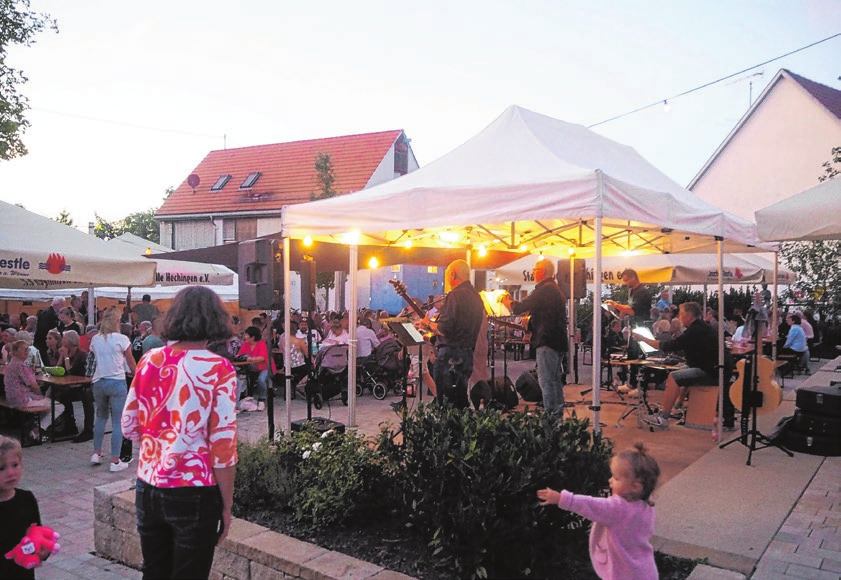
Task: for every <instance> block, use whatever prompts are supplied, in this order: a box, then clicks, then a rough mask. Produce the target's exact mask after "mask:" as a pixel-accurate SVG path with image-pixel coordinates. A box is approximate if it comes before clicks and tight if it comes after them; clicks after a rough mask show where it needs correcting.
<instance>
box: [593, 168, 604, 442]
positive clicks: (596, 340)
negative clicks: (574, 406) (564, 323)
mask: <svg viewBox="0 0 841 580" xmlns="http://www.w3.org/2000/svg"><path fill="white" fill-rule="evenodd" d="M600 181H601V180H600ZM594 236H595V244H594V245H595V250H596V265H595V270H594V271H593V378H592V382H593V385H592V386H593V407H592V411H593V435H594V436H599V435H600V434H601V430H602V428H601V425H600V423H599V411H600V410H601V385H600V384H599V383H601V379H602V316H601V304H602V218H601V217H597V218H596V229H595V232H594ZM597 360H598V361H599V362H598V363H597V362H596V361H597Z"/></svg>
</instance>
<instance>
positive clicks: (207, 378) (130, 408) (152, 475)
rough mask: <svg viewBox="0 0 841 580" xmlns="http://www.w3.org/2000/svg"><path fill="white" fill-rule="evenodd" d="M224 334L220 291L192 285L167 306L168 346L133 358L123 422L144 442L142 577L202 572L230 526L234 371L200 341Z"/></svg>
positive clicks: (139, 501) (227, 332) (139, 497)
mask: <svg viewBox="0 0 841 580" xmlns="http://www.w3.org/2000/svg"><path fill="white" fill-rule="evenodd" d="M230 336H231V324H230V317H229V316H228V314H227V312H225V309H224V307H223V306H222V302H221V300H220V299H219V297H218V296H217V295H216V294H215V293H214V292H213V291H212V290H210V289H209V288H206V287H204V286H190V287H187V288H185V289H183V290H181V291H180V292H179V293H178V294H177V295H176V297H175V299H174V300H173V302H172V306H171V308H170V309H169V311H168V312H167V313H166V319H165V323H164V332H163V334H162V337H163V338H164V339H165V340H167V341H169V343H168V344H167V346H165V347H163V348H156V349H152V350H150V351H149V352H147V353H146V354H145V355H143V358H141V359H140V362H139V363H138V365H137V372H136V374H135V376H134V380H133V381H132V384H131V389H130V390H129V395H128V399H127V400H126V407H125V410H124V412H123V420H122V427H123V433H124V434H125V435H126V437H128V438H130V439H133V440H136V441H139V442H140V459H139V461H138V465H137V491H136V499H135V503H136V506H137V529H138V532H139V533H140V547H141V550H142V552H143V577H144V578H199V577H204V578H207V576H208V575H209V574H210V567H211V564H212V563H213V553H214V549H215V547H216V545H217V544H218V542H220V541H221V540H222V539H223V538H225V536H227V534H228V530H229V528H230V524H231V505H232V503H233V490H234V474H235V470H236V462H237V452H236V447H237V426H236V415H235V413H234V404H235V402H236V373H235V371H234V367H233V365H231V363H230V362H229V361H228V360H226V359H225V358H222V357H221V356H218V355H216V354H213V353H211V352H210V351H208V350H207V349H206V348H205V347H206V344H207V342H208V341H212V340H226V339H227V338H228V337H230Z"/></svg>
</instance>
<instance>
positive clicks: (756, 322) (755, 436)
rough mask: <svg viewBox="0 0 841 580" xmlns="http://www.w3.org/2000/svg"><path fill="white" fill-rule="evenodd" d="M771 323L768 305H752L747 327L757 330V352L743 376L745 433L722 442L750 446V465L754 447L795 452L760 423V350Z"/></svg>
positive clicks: (755, 344)
mask: <svg viewBox="0 0 841 580" xmlns="http://www.w3.org/2000/svg"><path fill="white" fill-rule="evenodd" d="M767 325H768V311H767V310H766V309H765V307H764V306H762V305H761V304H760V305H757V304H754V305H753V306H751V308H750V310H749V311H748V316H747V320H746V321H745V330H746V331H748V332H751V331H752V332H753V344H754V349H753V353H752V354H749V355H748V359H747V361H746V363H745V369H744V373H745V376H744V377H742V418H741V420H740V421H739V427H740V431H741V434H740V435H739V436H738V437H736V438H735V439H732V440H730V441H728V442H726V443H722V444H721V445H719V449H724V448H725V447H727V446H728V445H731V444H732V443H736V442H739V443H741V444H742V445H744V446H745V447H747V448H748V460H747V463H746V465H750V462H751V457H752V456H753V452H754V451H759V450H760V449H767V448H768V447H776V448H777V449H779V450H780V451H782V452H784V453H786V454H787V455H788V456H789V457H794V453H792V452H791V451H789V450H788V449H786V448H785V447H783V446H782V445H780V444H779V443H776V442H774V441H772V440H771V439H770V438H768V437H767V436H766V435H763V434H762V433H761V432H760V431H759V429H758V428H757V426H756V413H757V409H758V408H759V407H761V406H762V402H763V401H762V399H763V394H762V392H761V391H759V390H758V388H757V385H758V383H759V357H760V356H762V351H761V350H760V349H761V348H762V335H763V334H764V332H763V331H764V329H765V328H766V327H767ZM748 338H750V337H748ZM725 396H726V394H725ZM746 407H747V411H746V409H745V408H746Z"/></svg>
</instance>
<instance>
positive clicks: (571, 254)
mask: <svg viewBox="0 0 841 580" xmlns="http://www.w3.org/2000/svg"><path fill="white" fill-rule="evenodd" d="M567 253H568V254H569V255H570V256H574V255H575V248H573V247H572V246H570V248H569V250H567Z"/></svg>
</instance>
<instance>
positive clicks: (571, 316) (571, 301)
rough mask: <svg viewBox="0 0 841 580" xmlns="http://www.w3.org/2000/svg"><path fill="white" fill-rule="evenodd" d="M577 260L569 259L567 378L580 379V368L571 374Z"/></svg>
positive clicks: (573, 348) (573, 351) (573, 346)
mask: <svg viewBox="0 0 841 580" xmlns="http://www.w3.org/2000/svg"><path fill="white" fill-rule="evenodd" d="M575 260H576V258H575V256H574V255H572V256H570V257H569V318H568V322H567V324H568V328H567V336H568V337H569V338H568V339H567V340H568V344H567V356H568V357H569V358H568V364H567V367H568V368H567V376H569V375H572V376H573V377H578V367H576V368H575V369H573V371H574V372H572V373H571V372H570V369H571V368H572V365H573V364H574V363H575ZM576 382H578V381H576Z"/></svg>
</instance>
